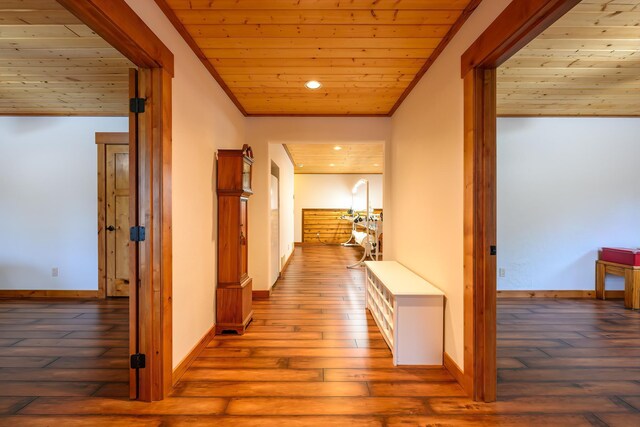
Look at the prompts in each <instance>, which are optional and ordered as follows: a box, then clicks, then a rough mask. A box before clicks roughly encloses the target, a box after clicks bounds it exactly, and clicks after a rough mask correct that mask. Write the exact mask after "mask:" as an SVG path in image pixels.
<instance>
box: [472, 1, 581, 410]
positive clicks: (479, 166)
mask: <svg viewBox="0 0 640 427" xmlns="http://www.w3.org/2000/svg"><path fill="white" fill-rule="evenodd" d="M578 1H579V0H568V1H566V0H531V1H529V0H514V1H513V2H511V3H510V4H509V6H507V8H506V9H505V10H504V11H503V12H502V13H501V14H500V15H499V16H498V17H497V18H496V20H495V21H494V22H493V23H492V24H491V25H489V27H488V28H487V29H486V30H485V31H484V32H483V33H482V34H481V35H480V36H479V37H478V39H477V40H476V41H475V42H474V43H473V44H472V45H471V46H470V47H469V49H468V50H467V51H466V52H465V53H464V54H463V56H462V66H461V71H462V76H463V78H464V135H465V136H464V180H465V191H464V200H465V204H464V283H465V285H464V286H465V288H464V289H465V290H464V302H465V307H464V324H465V328H464V339H465V353H464V360H465V362H464V365H465V366H464V375H465V383H464V386H465V389H466V390H467V392H468V393H469V394H470V396H471V397H473V398H474V399H475V400H483V401H488V402H490V401H493V400H495V399H496V385H497V377H496V357H495V354H496V321H495V319H496V271H495V270H496V266H495V256H493V255H491V246H495V244H496V243H495V242H496V239H495V233H496V200H495V197H496V195H495V188H496V187H495V186H496V175H495V168H496V152H495V144H496V141H495V140H496V70H495V69H496V67H497V66H499V65H500V64H501V63H502V62H504V61H505V60H506V59H508V58H509V57H510V56H511V55H513V54H514V53H515V52H517V51H518V50H519V49H520V48H522V47H523V46H525V45H526V44H527V43H528V42H530V41H531V40H532V39H533V38H534V37H535V36H537V35H539V34H540V33H541V32H542V31H543V30H544V29H546V28H547V27H548V26H549V25H551V24H552V23H553V22H555V21H556V20H557V19H558V18H559V17H561V16H562V15H563V14H564V13H566V12H567V11H568V10H569V9H571V7H573V6H575V4H577V3H578ZM498 249H499V248H498Z"/></svg>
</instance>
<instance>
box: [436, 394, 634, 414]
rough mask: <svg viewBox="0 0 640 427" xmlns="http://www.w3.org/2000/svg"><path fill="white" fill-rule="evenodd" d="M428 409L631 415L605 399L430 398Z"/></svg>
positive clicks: (505, 412) (510, 412) (565, 397)
mask: <svg viewBox="0 0 640 427" xmlns="http://www.w3.org/2000/svg"><path fill="white" fill-rule="evenodd" d="M429 406H430V407H431V408H432V409H433V411H434V412H435V413H436V414H442V415H444V414H469V413H477V414H495V413H500V414H518V413H520V414H522V413H543V414H571V413H574V414H575V413H585V412H590V411H592V410H594V409H597V410H598V411H600V412H605V413H606V412H632V411H631V410H630V409H629V408H627V407H625V406H624V405H621V404H620V403H616V402H614V401H612V400H611V399H609V398H607V397H605V396H580V397H575V396H569V397H567V396H553V397H548V396H539V397H529V396H527V397H515V398H511V399H508V400H506V399H505V400H501V401H498V402H494V403H489V404H486V403H477V402H473V401H472V400H470V399H469V398H466V397H464V398H457V397H452V398H430V399H429Z"/></svg>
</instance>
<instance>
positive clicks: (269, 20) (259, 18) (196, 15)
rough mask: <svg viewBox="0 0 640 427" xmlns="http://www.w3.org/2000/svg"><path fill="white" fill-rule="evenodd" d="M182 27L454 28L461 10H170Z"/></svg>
mask: <svg viewBox="0 0 640 427" xmlns="http://www.w3.org/2000/svg"><path fill="white" fill-rule="evenodd" d="M173 13H174V14H175V15H176V17H177V18H178V19H179V20H180V22H181V23H182V25H197V24H212V25H216V24H217V25H221V24H285V25H286V24H289V25H303V24H313V25H323V24H332V25H339V24H369V25H374V24H380V23H381V22H392V23H393V24H408V25H411V24H413V25H453V24H454V23H455V21H456V20H457V19H458V17H459V15H460V10H426V9H415V10H398V9H396V10H380V11H374V10H359V9H351V10H335V9H328V10H322V9H321V10H317V9H305V10H304V12H303V13H301V12H300V11H298V10H278V11H277V13H276V16H277V19H274V11H273V10H269V9H254V10H236V9H225V10H211V9H201V10H177V11H176V10H173Z"/></svg>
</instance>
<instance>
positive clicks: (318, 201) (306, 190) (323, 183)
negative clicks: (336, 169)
mask: <svg viewBox="0 0 640 427" xmlns="http://www.w3.org/2000/svg"><path fill="white" fill-rule="evenodd" d="M360 178H364V179H367V180H369V203H370V205H371V207H372V208H374V209H378V208H382V207H383V203H382V174H375V175H367V174H363V175H354V174H296V175H295V180H294V181H295V186H294V191H295V203H294V205H295V234H294V236H295V241H296V242H302V209H313V208H317V209H330V208H340V209H344V210H345V211H346V210H347V209H350V208H351V207H353V208H354V209H355V210H365V209H366V204H367V202H366V187H365V186H364V185H363V186H360V187H359V189H358V190H359V191H358V192H357V193H356V195H355V196H354V197H353V199H352V197H351V196H352V192H351V191H352V189H353V186H354V185H355V184H356V183H357V182H358V180H359V179H360ZM352 202H353V205H352Z"/></svg>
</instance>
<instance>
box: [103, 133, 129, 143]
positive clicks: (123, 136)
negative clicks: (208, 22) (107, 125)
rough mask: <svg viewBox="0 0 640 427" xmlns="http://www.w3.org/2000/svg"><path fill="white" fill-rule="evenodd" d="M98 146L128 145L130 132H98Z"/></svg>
mask: <svg viewBox="0 0 640 427" xmlns="http://www.w3.org/2000/svg"><path fill="white" fill-rule="evenodd" d="M96 144H111V145H118V144H121V145H128V144H129V132H96Z"/></svg>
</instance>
